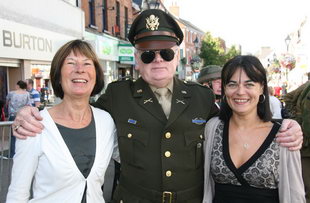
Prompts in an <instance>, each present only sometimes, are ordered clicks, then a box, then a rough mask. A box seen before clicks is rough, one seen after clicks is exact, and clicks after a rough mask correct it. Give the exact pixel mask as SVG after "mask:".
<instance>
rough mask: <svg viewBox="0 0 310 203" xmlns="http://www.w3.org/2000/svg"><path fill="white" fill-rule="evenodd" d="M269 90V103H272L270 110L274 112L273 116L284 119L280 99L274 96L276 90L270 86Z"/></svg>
mask: <svg viewBox="0 0 310 203" xmlns="http://www.w3.org/2000/svg"><path fill="white" fill-rule="evenodd" d="M268 92H269V103H270V110H271V113H272V118H273V119H282V115H281V109H282V104H281V102H280V100H279V99H278V98H277V97H275V96H274V92H275V91H274V88H273V87H271V86H269V87H268Z"/></svg>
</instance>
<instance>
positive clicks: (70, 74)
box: [6, 40, 115, 203]
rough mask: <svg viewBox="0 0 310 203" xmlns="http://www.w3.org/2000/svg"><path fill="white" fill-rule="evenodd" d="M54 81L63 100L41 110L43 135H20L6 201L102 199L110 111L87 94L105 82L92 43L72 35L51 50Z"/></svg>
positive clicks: (100, 202)
mask: <svg viewBox="0 0 310 203" xmlns="http://www.w3.org/2000/svg"><path fill="white" fill-rule="evenodd" d="M50 78H51V82H52V86H53V89H54V92H55V95H56V96H57V97H60V98H61V99H62V102H61V103H60V104H58V105H55V106H53V107H51V108H49V109H44V110H42V111H41V112H40V115H41V116H42V117H43V118H44V120H43V121H42V124H43V125H44V126H45V128H44V130H43V131H42V134H41V135H38V136H36V137H30V138H28V139H27V140H20V139H19V140H18V141H17V147H16V155H15V157H14V164H13V169H12V180H11V184H10V187H9V191H8V195H7V201H6V202H7V203H15V202H19V203H22V202H24V203H26V202H28V201H29V198H30V192H29V191H30V188H31V185H32V180H34V181H33V187H32V190H33V198H32V199H31V200H30V201H29V202H44V203H58V202H68V203H86V202H88V203H104V199H103V193H102V190H101V186H102V184H103V182H104V175H105V171H106V168H107V166H108V163H109V161H110V159H111V155H112V152H113V148H114V137H115V136H114V133H115V125H114V122H113V119H112V118H111V116H110V114H109V113H107V112H105V111H103V110H100V109H97V108H94V107H91V106H90V105H89V98H90V96H93V95H95V94H98V93H99V92H100V91H101V90H102V88H103V87H104V81H103V73H102V68H101V67H100V64H99V61H98V58H97V56H96V54H95V53H94V51H93V50H92V48H91V45H90V44H88V43H87V42H85V41H82V40H73V41H70V42H68V43H66V44H65V45H63V46H62V47H61V48H60V49H59V50H58V51H57V53H56V54H55V56H54V58H53V60H52V64H51V71H50Z"/></svg>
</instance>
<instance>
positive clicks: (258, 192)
mask: <svg viewBox="0 0 310 203" xmlns="http://www.w3.org/2000/svg"><path fill="white" fill-rule="evenodd" d="M222 94H223V103H222V106H221V109H220V115H219V117H215V118H213V119H211V120H210V121H209V122H208V123H207V125H206V130H205V136H206V137H207V138H206V142H205V187H204V188H205V192H204V201H203V203H224V202H225V203H226V202H227V203H228V202H229V203H249V202H251V203H262V202H264V203H305V193H304V185H303V181H302V175H301V160H300V152H299V151H289V150H288V149H287V148H285V147H281V146H280V145H279V143H277V142H276V139H275V138H276V137H275V136H276V134H277V132H278V130H279V129H280V126H281V124H280V123H278V122H271V119H272V114H271V111H270V106H269V98H268V88H267V77H266V70H265V69H264V67H263V65H262V64H261V63H260V61H259V59H258V58H256V57H254V56H248V55H245V56H236V57H234V58H232V59H231V60H229V61H228V62H227V63H226V64H225V65H224V67H223V70H222Z"/></svg>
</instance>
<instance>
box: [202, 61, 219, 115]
mask: <svg viewBox="0 0 310 203" xmlns="http://www.w3.org/2000/svg"><path fill="white" fill-rule="evenodd" d="M221 72H222V67H220V66H217V65H209V66H206V67H204V68H202V69H201V70H200V73H199V75H198V78H197V82H199V83H200V84H202V85H205V86H208V87H210V88H211V89H212V90H213V93H214V94H215V104H216V105H217V107H218V108H219V109H220V104H221V98H222V96H221V94H222V88H221V82H222V80H221Z"/></svg>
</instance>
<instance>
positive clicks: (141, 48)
mask: <svg viewBox="0 0 310 203" xmlns="http://www.w3.org/2000/svg"><path fill="white" fill-rule="evenodd" d="M128 39H129V41H130V42H131V43H132V45H133V46H134V47H135V49H136V50H135V61H136V69H137V70H138V71H139V72H140V75H141V77H140V78H139V79H137V80H136V81H132V80H125V81H116V82H112V83H110V84H109V85H108V87H107V89H106V91H105V94H104V95H101V96H100V98H99V99H98V100H97V101H96V103H95V104H94V105H95V106H96V107H100V108H102V109H105V110H107V111H108V112H109V113H110V114H111V116H112V117H113V119H114V121H115V124H116V128H117V135H118V144H119V150H120V158H121V175H120V176H121V177H120V180H119V185H118V186H117V188H116V191H115V193H114V201H115V202H125V203H126V202H130V203H138V202H143V203H158V202H176V203H201V202H202V198H203V173H204V169H203V168H204V164H203V149H202V146H203V142H204V136H203V130H204V123H206V122H207V121H208V120H209V119H210V118H211V117H213V116H215V115H216V114H217V113H218V108H217V107H216V106H215V104H214V94H213V93H212V91H211V90H210V88H208V87H204V86H202V85H199V84H197V83H194V82H186V81H185V82H184V81H181V80H179V79H178V78H176V77H175V73H176V68H177V66H178V64H179V61H180V53H179V46H180V44H181V43H182V40H183V33H182V30H181V28H180V27H179V25H178V23H177V22H176V21H175V19H174V18H173V17H172V16H171V15H169V14H167V13H165V12H164V11H162V10H158V9H149V10H145V11H143V12H141V13H140V14H139V15H138V16H137V18H136V19H135V20H134V22H133V23H132V25H131V27H130V32H129V35H128ZM34 117H35V119H42V118H41V117H40V116H39V115H38V112H37V109H34V108H26V109H24V110H23V111H20V113H19V115H18V116H17V118H16V119H15V122H14V124H13V126H14V128H15V127H17V130H15V131H14V133H15V135H16V136H18V137H19V138H25V136H28V135H30V136H31V135H32V136H34V135H35V134H36V133H39V132H40V130H41V129H42V128H43V126H42V125H41V124H40V123H38V122H36V121H35V119H34ZM287 127H289V129H288V128H287ZM287 129H288V130H287ZM283 130H287V131H286V132H285V133H282V134H279V136H281V137H282V138H280V140H282V142H283V144H284V145H286V146H290V147H292V149H295V148H297V149H298V148H299V146H300V144H301V138H302V135H301V131H300V127H299V126H298V124H297V122H295V121H292V120H287V121H286V124H285V125H284V128H283Z"/></svg>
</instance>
